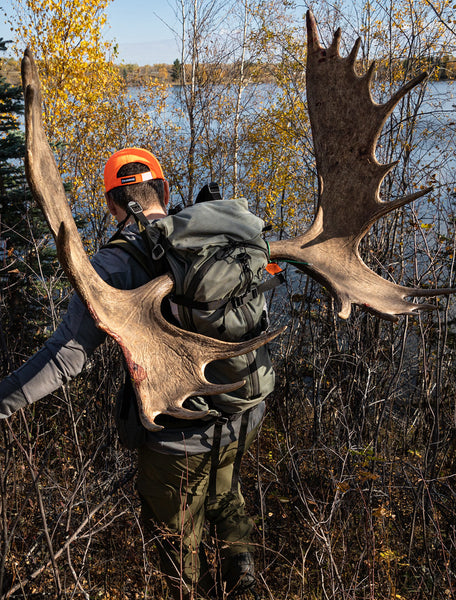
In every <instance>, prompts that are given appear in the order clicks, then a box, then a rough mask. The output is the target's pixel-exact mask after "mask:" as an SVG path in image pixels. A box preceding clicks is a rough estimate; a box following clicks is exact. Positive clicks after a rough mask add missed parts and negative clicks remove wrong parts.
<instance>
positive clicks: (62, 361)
mask: <svg viewBox="0 0 456 600" xmlns="http://www.w3.org/2000/svg"><path fill="white" fill-rule="evenodd" d="M123 233H124V235H126V236H127V237H128V238H129V239H130V240H131V241H132V242H133V243H135V244H138V246H139V247H142V240H141V237H140V235H139V232H138V228H137V226H136V225H131V226H129V227H127V228H126V229H124V231H123ZM92 264H93V266H94V268H95V270H96V271H97V272H98V274H99V275H100V276H101V277H102V278H103V279H104V280H105V281H106V282H107V283H109V284H110V285H112V286H113V287H116V288H119V289H133V288H136V287H139V286H141V285H143V284H144V283H147V281H148V280H149V276H148V275H147V274H146V273H145V271H144V269H143V268H142V267H141V266H140V265H139V264H138V263H137V261H136V260H135V259H134V258H132V257H131V256H130V255H128V254H127V253H126V252H124V251H123V250H121V249H119V248H105V249H102V250H100V251H99V252H98V253H97V254H96V256H95V257H94V259H93V260H92ZM105 338H106V334H105V333H104V332H103V331H101V330H100V329H98V328H97V327H96V326H95V323H94V321H93V319H92V317H91V316H90V314H89V312H88V310H87V309H86V308H85V306H84V304H83V303H82V301H81V300H80V299H79V297H78V296H77V295H76V294H74V295H73V297H72V299H71V300H70V303H69V306H68V310H67V312H66V314H65V316H64V317H63V320H62V322H61V324H60V325H59V327H58V328H57V329H56V331H55V333H54V334H53V335H52V336H51V337H50V338H49V339H48V340H47V341H46V342H45V344H44V346H43V348H42V349H41V350H39V351H38V352H37V353H36V354H35V355H34V356H32V357H31V358H30V359H29V360H28V361H27V362H26V363H25V364H24V365H22V366H21V367H20V368H19V369H17V370H16V371H14V372H13V373H12V374H11V375H9V376H8V377H7V378H5V379H4V380H3V381H1V382H0V419H1V418H6V417H9V416H10V415H11V414H12V413H14V412H15V411H17V410H19V409H20V408H23V407H25V406H27V405H28V404H31V403H33V402H35V401H36V400H40V399H41V398H44V397H45V396H47V395H48V394H50V393H52V392H53V391H55V390H56V389H58V388H59V387H60V386H62V385H63V384H65V383H67V382H68V381H70V380H71V379H72V378H73V377H75V376H76V375H78V374H79V373H81V371H82V369H83V367H84V365H85V363H86V361H87V359H88V358H89V357H90V355H91V354H92V353H93V351H94V350H95V349H96V348H97V347H98V346H99V345H100V344H101V343H102V342H103V341H104V340H105ZM263 413H264V402H261V403H260V404H258V405H257V406H256V407H255V408H254V409H252V410H251V411H250V414H249V425H248V431H250V430H252V429H253V428H254V427H256V426H257V425H258V423H259V422H260V421H261V418H262V416H263ZM240 421H241V419H240V418H236V417H234V418H232V419H230V421H229V422H227V423H226V424H225V425H224V426H223V430H222V439H221V445H222V446H224V445H227V444H229V443H231V442H232V441H234V440H236V439H237V436H238V433H239V427H240ZM213 431H214V425H213V424H212V423H208V424H207V425H201V422H199V423H198V426H195V427H192V426H190V427H186V428H185V430H182V431H181V430H179V429H164V430H161V431H158V432H148V433H147V444H148V445H149V446H150V447H151V448H153V449H154V450H157V451H160V452H163V453H166V454H196V453H200V452H208V451H210V449H211V447H212V436H213Z"/></svg>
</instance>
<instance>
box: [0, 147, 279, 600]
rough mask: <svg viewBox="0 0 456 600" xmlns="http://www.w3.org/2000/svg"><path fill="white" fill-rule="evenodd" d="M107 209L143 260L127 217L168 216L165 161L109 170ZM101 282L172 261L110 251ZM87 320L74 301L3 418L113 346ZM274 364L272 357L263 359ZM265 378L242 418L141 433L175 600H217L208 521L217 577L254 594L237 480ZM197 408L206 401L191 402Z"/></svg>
mask: <svg viewBox="0 0 456 600" xmlns="http://www.w3.org/2000/svg"><path fill="white" fill-rule="evenodd" d="M104 180H105V190H106V202H107V206H108V209H109V211H110V213H111V214H112V215H113V216H114V218H115V219H116V220H117V221H118V222H119V223H120V224H121V227H123V229H122V236H123V238H124V239H126V240H127V241H128V245H129V246H132V247H136V248H137V249H138V250H139V251H140V252H142V253H143V252H145V250H146V249H145V242H144V239H143V237H142V235H141V233H140V231H139V228H138V225H137V224H136V222H135V220H134V219H133V217H132V216H130V212H129V210H128V203H129V202H130V201H135V202H137V203H138V204H139V205H140V206H141V207H142V209H143V213H144V214H145V216H146V218H147V219H148V220H150V221H153V220H156V219H161V218H163V217H165V216H166V207H167V205H168V201H169V187H168V183H167V181H166V180H165V178H164V176H163V172H162V169H161V166H160V164H159V162H158V160H157V159H156V158H155V156H154V155H153V154H151V153H150V152H148V151H147V150H144V149H140V148H127V149H124V150H120V151H119V152H116V153H115V154H114V155H113V156H111V158H110V159H109V160H108V162H107V163H106V167H105V172H104ZM92 262H93V265H94V267H95V269H96V270H97V272H98V273H99V274H100V275H101V277H103V279H104V280H105V281H107V282H108V283H109V284H110V285H112V286H114V287H117V288H120V289H133V288H136V287H139V286H141V285H143V284H144V283H146V282H147V281H149V280H150V277H151V273H150V269H152V270H153V273H152V274H155V275H156V276H158V275H160V274H162V273H163V272H165V270H166V263H165V262H164V261H156V262H155V263H154V262H153V261H151V265H150V266H149V268H148V269H147V272H146V269H145V268H144V267H143V266H142V265H141V262H140V261H138V260H137V259H136V258H135V252H133V253H131V252H126V251H125V249H124V248H121V247H120V246H115V245H111V246H110V245H108V246H107V247H105V248H103V249H101V250H100V251H99V252H98V253H97V254H96V256H95V257H94V259H93V261H92ZM169 318H172V315H171V314H170V315H169ZM105 335H106V334H105V333H104V332H102V331H101V330H99V329H97V328H96V326H95V324H94V321H93V320H92V317H91V316H90V314H89V312H88V311H87V309H86V308H85V306H84V305H83V303H82V302H81V300H80V299H79V298H78V296H76V295H75V296H73V298H72V299H71V301H70V304H69V307H68V311H67V313H66V314H65V316H64V318H63V320H62V323H61V324H60V326H59V327H58V329H57V330H56V332H55V333H54V335H53V336H52V337H51V338H50V339H49V340H48V341H47V342H46V343H45V344H44V347H43V348H42V349H41V350H40V351H39V352H38V353H37V354H35V355H34V356H33V357H32V358H31V359H29V361H28V362H27V363H25V364H24V365H23V366H22V367H20V368H19V369H18V370H17V371H15V372H14V373H12V374H11V375H10V376H9V377H7V378H6V379H5V380H3V381H2V382H0V418H6V417H8V416H10V415H11V414H12V413H13V412H15V411H16V410H18V409H20V408H22V407H24V406H26V405H27V404H30V403H32V402H35V401H36V400H38V399H40V398H43V397H44V396H46V395H47V394H49V393H51V392H52V391H54V390H55V389H57V388H58V387H60V386H61V385H62V384H64V383H65V382H67V381H68V380H69V379H71V378H72V377H74V376H75V375H77V374H78V373H80V372H81V370H82V369H83V366H84V364H85V362H86V360H87V358H88V357H89V356H90V355H91V353H92V352H93V351H94V350H95V348H96V347H97V346H98V345H99V344H100V343H102V342H103V340H104V339H105ZM264 356H266V355H264ZM263 362H264V365H263V366H264V369H265V371H267V372H268V377H267V378H264V382H265V383H264V385H263V386H262V389H261V390H260V391H261V394H260V395H259V397H258V396H257V397H256V403H255V406H254V407H253V408H252V409H250V410H249V411H247V412H245V413H244V415H243V416H241V415H234V416H232V417H229V418H227V417H222V418H217V417H213V416H211V415H212V414H218V413H217V412H216V411H212V412H211V413H210V415H209V417H207V418H206V419H204V420H203V419H200V420H198V421H185V422H182V421H178V420H177V419H173V418H171V417H168V418H167V419H165V421H164V423H163V425H164V428H163V429H162V430H160V431H154V432H150V431H145V430H144V429H142V430H141V431H140V432H139V433H138V439H137V440H136V442H137V443H135V444H133V445H135V446H139V448H138V479H137V490H138V493H139V496H140V499H141V505H142V517H143V521H144V524H145V526H146V528H147V530H148V531H149V532H150V533H154V534H156V538H157V540H158V546H159V554H160V560H161V567H162V570H163V571H164V573H166V575H167V577H168V583H169V585H170V589H171V592H172V594H173V597H174V598H176V599H177V598H179V599H180V598H188V599H190V598H196V594H203V595H206V596H207V597H215V595H216V593H217V591H216V587H215V585H214V582H213V578H212V576H211V574H210V573H209V568H208V565H207V562H206V558H205V554H204V551H203V549H202V546H201V538H202V535H203V526H204V523H205V521H206V520H208V521H209V522H210V524H211V527H212V533H213V535H214V536H216V538H217V539H218V541H219V546H220V556H221V565H220V567H219V570H220V573H221V577H222V581H223V586H224V588H225V591H227V592H231V593H232V595H233V596H234V595H235V593H236V592H237V591H242V590H245V589H248V588H249V587H251V586H252V585H253V584H254V568H253V559H252V553H251V550H252V549H251V545H250V533H251V529H252V523H251V520H250V519H249V517H248V516H247V515H246V513H245V508H244V499H243V497H242V494H241V491H240V486H239V481H238V470H239V462H240V457H241V455H242V454H243V453H244V452H245V450H246V449H247V448H248V447H249V445H250V444H251V442H252V441H253V439H254V438H255V435H256V433H257V429H258V426H259V423H260V421H261V418H262V416H263V413H264V401H263V400H264V397H265V396H266V395H267V394H268V393H269V392H270V391H271V389H272V386H273V371H272V368H271V366H270V364H269V363H268V361H267V360H266V359H264V360H263ZM126 383H127V385H126V388H127V389H126V391H124V395H123V397H122V398H121V399H120V404H119V406H120V412H122V411H123V410H124V409H125V407H126V408H127V412H128V408H129V406H128V405H129V403H130V404H131V403H132V402H135V400H134V398H133V395H132V389H131V386H130V389H128V388H129V386H128V380H127V382H126ZM188 402H189V407H190V408H191V407H192V402H194V403H195V402H196V403H197V402H198V399H197V398H196V399H190V400H189V401H188Z"/></svg>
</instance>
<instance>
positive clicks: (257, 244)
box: [108, 198, 280, 426]
mask: <svg viewBox="0 0 456 600" xmlns="http://www.w3.org/2000/svg"><path fill="white" fill-rule="evenodd" d="M129 209H130V211H131V213H132V214H133V215H134V216H135V218H136V220H137V222H138V226H139V229H140V232H141V235H142V237H143V239H144V240H145V243H146V246H147V248H148V253H147V254H145V253H143V252H142V251H141V250H139V248H138V247H137V246H134V245H133V244H132V243H131V242H129V241H128V240H127V239H126V238H124V237H122V234H121V233H120V234H116V235H115V236H114V238H113V239H112V240H111V241H110V242H109V243H108V246H117V247H120V248H123V249H124V250H125V251H126V252H128V253H129V254H130V255H131V256H133V257H134V258H135V259H136V260H137V261H138V262H139V263H140V264H141V265H142V266H143V268H144V269H145V270H146V271H147V272H149V273H150V275H151V277H153V276H154V275H153V274H154V272H155V273H156V269H154V268H153V265H152V268H151V264H152V263H153V262H156V261H163V260H164V261H165V263H166V267H165V270H170V271H171V272H172V275H173V277H174V280H175V289H174V291H173V294H172V295H171V296H170V297H169V304H170V309H171V312H172V314H173V315H174V317H175V318H176V320H177V322H178V323H179V325H180V326H181V327H183V328H184V329H187V330H190V331H196V332H198V333H201V334H203V335H206V336H209V337H213V338H218V339H222V340H226V341H239V340H245V339H249V338H251V337H254V336H257V335H259V334H260V333H261V332H262V331H265V329H266V328H267V326H268V319H267V313H266V304H265V297H264V292H265V291H266V290H267V289H271V288H272V287H275V285H277V284H278V283H280V281H279V280H278V278H272V279H270V280H268V281H266V282H263V281H262V279H263V275H264V271H265V267H266V265H267V263H268V257H269V252H268V246H267V243H266V242H265V240H264V239H263V237H262V233H263V229H264V223H263V221H262V220H261V219H260V218H258V217H257V216H255V215H254V214H253V213H251V212H250V211H249V210H248V205H247V201H246V200H245V199H244V198H235V199H231V200H212V201H210V202H202V203H199V204H194V205H193V206H190V207H188V208H185V209H183V210H181V211H180V212H178V213H177V214H174V215H169V216H167V217H164V218H163V219H160V220H158V221H155V222H151V223H150V222H149V221H147V219H146V217H145V216H144V214H143V213H142V209H141V207H139V205H137V203H130V205H129ZM206 376H207V378H208V380H209V381H212V382H214V383H229V382H231V381H239V380H240V379H244V380H245V381H246V383H245V385H244V386H243V387H241V388H240V389H238V390H236V391H234V392H230V393H229V394H218V395H214V396H210V397H197V398H190V399H187V400H186V402H185V406H186V407H187V408H195V409H198V410H201V409H205V408H206V407H209V408H210V409H211V412H210V415H212V416H216V415H220V413H221V414H223V415H225V416H227V415H230V414H234V413H239V412H243V411H245V410H247V409H249V408H252V407H253V406H255V405H257V404H258V403H260V402H261V401H262V400H263V399H264V398H265V397H266V396H267V395H268V394H269V393H270V392H271V391H272V390H273V387H274V371H273V369H272V365H271V361H270V358H269V351H268V349H267V347H266V346H261V347H260V348H259V349H258V350H255V351H254V352H249V353H248V354H245V355H242V356H237V357H235V358H231V359H224V360H219V361H214V362H212V363H210V364H209V365H208V366H207V367H206ZM175 421H176V420H175V419H171V418H170V419H169V423H168V420H166V419H165V422H166V425H167V426H168V425H170V426H172V423H173V422H175ZM191 423H192V422H191V421H187V422H186V423H185V425H186V426H190V425H191ZM179 424H180V425H184V424H182V422H181V421H179Z"/></svg>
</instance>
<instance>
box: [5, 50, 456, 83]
mask: <svg viewBox="0 0 456 600" xmlns="http://www.w3.org/2000/svg"><path fill="white" fill-rule="evenodd" d="M410 60H413V61H414V63H415V69H416V61H417V59H416V58H414V59H410ZM407 62H408V61H401V63H402V64H403V66H404V67H407ZM418 63H419V68H420V69H421V70H428V71H429V72H430V73H433V74H434V78H435V79H437V80H454V79H456V58H455V57H454V56H452V55H449V54H447V55H444V56H442V57H436V58H434V57H430V58H429V57H428V58H423V59H419V60H418ZM117 68H118V69H119V73H120V75H121V76H122V77H123V79H124V80H125V83H126V84H127V85H128V86H129V87H136V86H137V87H140V86H142V85H144V83H145V82H147V81H149V80H150V79H157V80H159V81H163V82H166V83H179V82H180V76H181V73H182V64H181V63H180V61H179V60H178V59H176V60H175V61H174V63H173V64H172V65H168V64H165V63H159V64H154V65H143V66H140V65H137V64H122V65H117ZM278 68H279V66H278V65H277V66H276V65H273V64H259V63H247V64H246V65H245V68H244V76H245V77H246V78H247V79H249V80H251V81H255V82H262V83H270V82H272V81H274V77H275V73H274V71H275V69H278ZM185 69H186V70H188V71H189V75H190V65H185ZM20 71H21V70H20V61H18V60H15V59H14V58H7V59H3V60H1V59H0V76H2V77H4V78H5V79H6V81H7V82H8V83H11V84H13V85H19V84H20V82H21V73H20ZM236 73H239V69H238V68H236V65H232V64H216V65H214V64H209V63H208V64H202V65H200V66H199V78H200V80H201V79H203V80H204V79H205V78H206V77H210V78H211V79H212V81H214V79H215V80H216V79H219V81H220V82H225V83H226V82H229V81H230V80H233V79H234V78H236ZM301 73H302V70H300V72H299V73H298V72H297V77H298V76H299V75H300V74H301ZM376 73H377V77H380V78H381V77H382V64H381V60H379V61H378V67H377V71H376Z"/></svg>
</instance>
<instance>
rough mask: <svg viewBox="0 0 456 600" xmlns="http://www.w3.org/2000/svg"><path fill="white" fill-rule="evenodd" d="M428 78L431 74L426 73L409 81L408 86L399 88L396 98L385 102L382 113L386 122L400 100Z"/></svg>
mask: <svg viewBox="0 0 456 600" xmlns="http://www.w3.org/2000/svg"><path fill="white" fill-rule="evenodd" d="M428 77H429V73H427V72H426V71H424V72H423V73H420V74H419V75H417V76H416V77H414V78H413V79H411V80H410V81H408V82H407V83H406V84H404V85H403V86H402V87H401V88H399V89H398V91H397V92H396V93H395V94H394V96H392V97H391V98H390V99H389V100H388V102H385V104H382V105H380V106H381V113H382V114H383V115H384V120H386V119H387V118H388V117H389V115H390V114H391V113H392V112H393V110H394V107H395V106H396V104H397V103H398V102H400V100H402V98H403V97H404V96H406V95H407V94H408V93H409V92H411V91H412V90H413V88H415V87H416V86H417V85H419V84H420V83H422V82H423V81H424V80H425V79H427V78H428Z"/></svg>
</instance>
